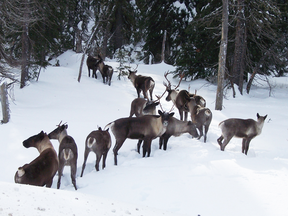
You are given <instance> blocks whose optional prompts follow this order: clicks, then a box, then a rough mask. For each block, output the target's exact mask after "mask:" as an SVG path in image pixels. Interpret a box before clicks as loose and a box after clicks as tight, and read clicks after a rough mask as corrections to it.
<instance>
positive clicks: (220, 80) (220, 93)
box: [215, 0, 228, 110]
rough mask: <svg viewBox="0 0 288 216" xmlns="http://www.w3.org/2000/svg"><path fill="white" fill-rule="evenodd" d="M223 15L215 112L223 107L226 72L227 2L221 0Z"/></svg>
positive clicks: (226, 0)
mask: <svg viewBox="0 0 288 216" xmlns="http://www.w3.org/2000/svg"><path fill="white" fill-rule="evenodd" d="M222 2H223V14H222V33H221V45H220V51H219V65H218V85H217V92H216V103H215V110H222V107H223V83H224V75H225V71H226V56H227V42H228V39H227V38H228V0H222Z"/></svg>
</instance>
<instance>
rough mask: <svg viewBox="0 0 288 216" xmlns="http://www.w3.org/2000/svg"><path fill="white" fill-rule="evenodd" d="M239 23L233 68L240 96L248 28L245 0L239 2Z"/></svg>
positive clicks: (233, 75) (233, 78)
mask: <svg viewBox="0 0 288 216" xmlns="http://www.w3.org/2000/svg"><path fill="white" fill-rule="evenodd" d="M237 2H238V4H237V14H238V15H237V17H236V19H237V23H236V36H235V49H234V62H233V68H232V80H233V83H235V84H237V85H238V89H239V91H240V94H241V95H242V94H243V82H244V65H245V64H244V57H245V51H246V28H245V16H244V9H245V5H244V4H245V3H244V0H238V1H237Z"/></svg>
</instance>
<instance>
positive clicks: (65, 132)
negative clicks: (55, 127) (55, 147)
mask: <svg viewBox="0 0 288 216" xmlns="http://www.w3.org/2000/svg"><path fill="white" fill-rule="evenodd" d="M67 135H68V134H67V131H66V129H65V130H63V131H62V132H61V133H60V134H59V136H58V141H59V143H61V142H62V140H63V139H64V137H66V136H67Z"/></svg>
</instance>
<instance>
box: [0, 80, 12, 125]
mask: <svg viewBox="0 0 288 216" xmlns="http://www.w3.org/2000/svg"><path fill="white" fill-rule="evenodd" d="M0 94H1V105H2V115H3V120H2V123H8V122H9V119H10V113H9V101H8V93H7V85H6V82H4V83H3V84H2V85H1V91H0Z"/></svg>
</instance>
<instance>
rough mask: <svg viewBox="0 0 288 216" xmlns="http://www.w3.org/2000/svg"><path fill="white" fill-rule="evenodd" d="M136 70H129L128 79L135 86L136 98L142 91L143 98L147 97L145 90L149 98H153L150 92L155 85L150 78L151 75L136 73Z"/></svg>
mask: <svg viewBox="0 0 288 216" xmlns="http://www.w3.org/2000/svg"><path fill="white" fill-rule="evenodd" d="M136 73H137V70H135V71H131V70H129V75H128V79H130V80H131V82H132V83H133V85H134V87H135V88H136V91H137V95H138V98H140V92H141V91H142V93H143V95H144V98H146V99H148V100H149V98H148V96H147V92H148V91H149V93H150V99H151V101H152V100H153V98H152V94H153V90H154V87H155V81H154V80H153V79H152V77H148V76H142V75H136Z"/></svg>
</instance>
